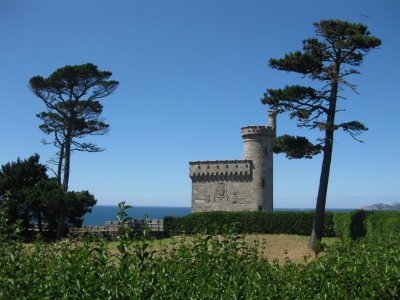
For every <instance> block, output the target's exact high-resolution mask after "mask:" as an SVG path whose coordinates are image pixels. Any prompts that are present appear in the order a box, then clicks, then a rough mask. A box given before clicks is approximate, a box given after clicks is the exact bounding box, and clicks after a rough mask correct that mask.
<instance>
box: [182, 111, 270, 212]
mask: <svg viewBox="0 0 400 300" xmlns="http://www.w3.org/2000/svg"><path fill="white" fill-rule="evenodd" d="M269 123H270V125H271V126H246V127H242V128H241V135H242V138H243V158H244V159H243V160H215V161H197V162H196V161H192V162H189V176H190V178H191V179H192V212H202V211H241V210H250V211H255V210H273V153H272V149H271V148H272V144H273V141H274V139H275V137H276V112H274V111H270V112H269Z"/></svg>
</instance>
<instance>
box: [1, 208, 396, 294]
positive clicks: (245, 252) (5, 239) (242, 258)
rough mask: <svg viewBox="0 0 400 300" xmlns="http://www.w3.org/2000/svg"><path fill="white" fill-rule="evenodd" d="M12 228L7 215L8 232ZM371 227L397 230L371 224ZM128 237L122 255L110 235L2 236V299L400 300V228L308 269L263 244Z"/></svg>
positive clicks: (123, 236) (349, 244)
mask: <svg viewBox="0 0 400 300" xmlns="http://www.w3.org/2000/svg"><path fill="white" fill-rule="evenodd" d="M119 207H120V210H121V211H120V213H119V214H118V218H119V220H120V222H121V224H126V223H127V222H126V221H127V216H126V214H124V209H125V208H126V207H127V206H125V204H124V203H122V204H120V206H119ZM373 215H374V214H373ZM388 215H389V216H393V217H395V218H393V220H394V221H384V222H383V223H385V224H394V223H395V222H397V221H396V220H398V219H397V218H398V215H392V214H388ZM368 218H370V216H368ZM380 218H381V219H382V218H383V217H380ZM378 219H379V218H378V217H374V218H373V221H374V222H375V221H377V220H378ZM380 221H381V220H380ZM367 223H368V222H367ZM5 224H6V222H5V221H4V215H3V216H2V215H1V214H0V229H1V228H2V226H4V225H5ZM372 224H375V225H374V226H376V227H375V228H379V230H380V229H382V230H385V228H388V227H387V226H380V225H377V224H378V223H377V222H375V223H373V222H372V220H370V223H369V226H372ZM379 224H380V223H379ZM129 231H130V229H129V226H122V227H121V230H120V233H119V234H120V236H119V239H118V245H117V249H118V252H117V253H111V252H110V251H109V246H108V244H107V242H106V241H104V240H102V239H100V240H97V241H85V242H77V241H75V240H68V239H66V240H63V241H61V242H57V243H43V242H41V241H38V242H37V243H36V244H34V245H24V244H22V242H21V240H20V239H18V236H19V234H20V233H19V229H18V227H15V228H14V229H13V230H8V231H6V230H0V241H1V243H0V299H11V300H12V299H146V300H147V299H399V297H400V234H398V231H396V230H395V231H391V234H390V235H389V234H387V235H385V234H382V235H378V236H376V237H374V238H365V239H357V240H354V241H353V240H350V239H340V240H339V241H338V243H336V244H335V245H333V246H330V247H327V249H325V254H324V255H323V256H321V257H319V258H318V259H317V260H315V261H313V262H311V263H309V264H307V265H301V264H300V265H298V264H294V263H292V262H290V261H289V260H287V261H285V262H284V263H282V264H279V263H277V262H268V261H266V260H264V259H262V258H260V257H259V256H258V253H259V250H260V249H259V245H258V244H254V246H249V244H247V243H245V241H244V240H243V238H242V237H241V236H238V235H235V234H228V235H222V236H221V235H208V234H199V235H196V236H194V237H182V238H181V239H176V242H174V243H173V244H172V245H170V247H169V248H168V249H167V248H160V247H158V249H157V247H156V246H155V245H154V241H149V240H146V239H141V240H133V241H132V240H130V239H129V237H130V232H129ZM267 246H268V245H267Z"/></svg>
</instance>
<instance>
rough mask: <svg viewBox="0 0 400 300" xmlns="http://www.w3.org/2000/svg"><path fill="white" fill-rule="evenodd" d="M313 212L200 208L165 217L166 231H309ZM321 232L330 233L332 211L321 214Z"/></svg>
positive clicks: (302, 233) (174, 233)
mask: <svg viewBox="0 0 400 300" xmlns="http://www.w3.org/2000/svg"><path fill="white" fill-rule="evenodd" d="M313 217H314V213H313V212H311V211H310V212H282V211H278V212H250V211H241V212H218V211H217V212H201V213H193V214H191V215H189V216H185V217H165V218H164V231H165V233H166V234H167V235H176V234H181V233H186V234H196V233H205V232H206V233H220V234H221V233H228V232H234V233H275V234H299V235H310V234H311V229H312V222H313ZM324 234H325V236H334V235H335V231H334V224H333V214H332V213H330V212H327V213H326V214H325V224H324Z"/></svg>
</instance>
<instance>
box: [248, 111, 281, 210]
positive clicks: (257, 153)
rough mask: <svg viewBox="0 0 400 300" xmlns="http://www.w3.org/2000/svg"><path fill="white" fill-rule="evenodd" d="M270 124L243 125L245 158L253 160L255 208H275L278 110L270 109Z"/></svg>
mask: <svg viewBox="0 0 400 300" xmlns="http://www.w3.org/2000/svg"><path fill="white" fill-rule="evenodd" d="M268 115H269V126H246V127H242V129H241V132H242V138H243V158H244V159H245V160H251V161H252V162H253V163H252V166H253V170H252V171H253V176H252V177H253V179H252V182H253V184H252V188H251V195H252V199H253V205H254V210H273V207H274V205H273V186H274V176H273V171H274V166H273V152H272V143H273V142H274V140H275V137H276V112H275V111H269V112H268Z"/></svg>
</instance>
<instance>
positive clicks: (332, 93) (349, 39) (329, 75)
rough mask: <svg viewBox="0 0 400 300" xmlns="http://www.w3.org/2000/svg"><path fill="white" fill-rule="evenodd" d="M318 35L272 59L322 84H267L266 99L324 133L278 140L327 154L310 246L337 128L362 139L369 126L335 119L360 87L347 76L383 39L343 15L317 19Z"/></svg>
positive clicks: (292, 153) (284, 148)
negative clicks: (347, 94) (278, 86)
mask: <svg viewBox="0 0 400 300" xmlns="http://www.w3.org/2000/svg"><path fill="white" fill-rule="evenodd" d="M314 28H315V33H316V37H315V38H309V39H306V40H304V41H303V50H302V51H296V52H290V53H289V54H286V55H285V56H284V58H280V59H274V58H272V59H270V60H269V66H270V67H271V68H273V69H277V70H281V71H286V72H295V73H299V74H301V75H302V76H303V77H308V78H309V79H311V80H314V81H318V82H319V83H322V85H320V86H322V88H319V89H316V88H313V87H310V86H300V85H291V86H285V87H284V88H283V89H267V92H266V93H265V94H264V97H263V98H262V103H263V104H268V105H269V106H270V107H271V108H272V109H275V110H277V112H278V113H283V112H289V114H290V117H291V118H295V119H297V125H298V126H299V127H305V128H309V129H318V130H320V131H321V132H323V136H322V137H321V138H320V139H318V140H317V142H316V143H312V142H310V141H309V140H308V139H307V138H305V137H294V136H289V135H284V136H281V137H278V138H277V140H276V143H275V145H274V148H273V150H274V152H275V153H285V154H286V156H287V157H288V158H311V157H313V156H314V155H316V154H319V153H321V152H322V153H323V159H322V167H321V175H320V181H319V189H318V196H317V203H316V209H315V217H314V222H313V229H312V234H311V237H310V242H309V246H310V247H313V246H314V245H315V243H316V241H319V240H321V239H322V236H323V222H324V215H325V204H326V196H327V191H328V182H329V173H330V166H331V160H332V150H333V141H334V133H335V131H336V130H339V129H341V130H343V131H345V132H347V133H349V134H350V135H351V136H352V137H353V138H354V139H356V140H357V141H359V139H358V138H357V136H358V135H359V134H360V133H362V132H363V131H365V130H367V128H366V127H365V126H364V125H363V124H362V123H361V122H359V121H349V122H344V123H339V124H338V123H336V122H335V117H336V113H337V112H338V111H339V109H338V100H339V99H344V97H343V96H342V95H340V91H342V89H343V88H350V89H351V90H353V91H356V86H355V85H354V84H352V83H350V82H349V81H347V78H348V76H350V75H354V74H360V72H359V71H358V69H357V68H358V67H359V66H360V65H361V63H362V61H363V58H364V56H365V55H366V54H367V53H368V52H369V51H370V50H371V49H374V48H376V47H379V46H380V44H381V41H380V39H378V38H376V37H373V36H371V35H370V32H369V31H368V28H367V26H365V25H363V24H355V23H349V22H346V21H342V20H322V21H320V22H318V23H314Z"/></svg>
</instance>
